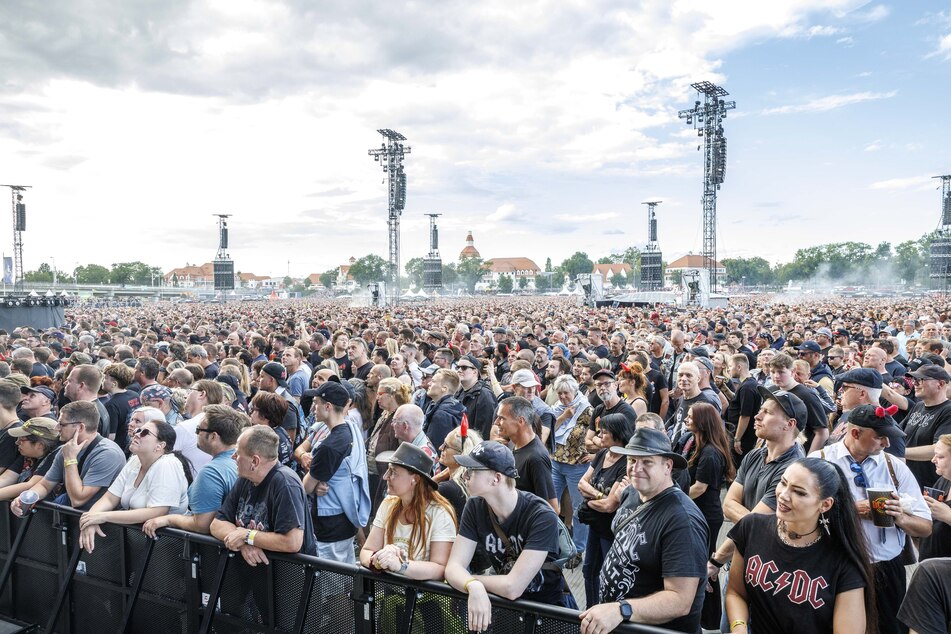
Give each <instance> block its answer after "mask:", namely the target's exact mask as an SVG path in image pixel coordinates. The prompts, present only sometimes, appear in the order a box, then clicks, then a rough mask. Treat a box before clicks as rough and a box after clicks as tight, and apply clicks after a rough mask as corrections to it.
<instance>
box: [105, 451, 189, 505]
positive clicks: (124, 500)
mask: <svg viewBox="0 0 951 634" xmlns="http://www.w3.org/2000/svg"><path fill="white" fill-rule="evenodd" d="M141 468H142V465H141V463H140V462H139V457H138V456H132V457H131V458H129V461H128V462H127V463H126V465H125V468H123V469H122V471H121V472H120V473H119V476H118V477H117V478H116V479H115V481H114V482H113V483H112V486H110V487H109V493H111V494H113V495H115V496H116V497H118V498H119V500H120V502H119V504H120V506H121V508H122V509H123V510H129V509H143V508H152V507H155V506H167V507H169V510H168V512H169V514H183V513H185V512H186V511H188V482H187V481H186V480H185V469H184V468H183V467H182V463H181V461H180V460H179V459H178V458H176V457H175V456H173V455H172V454H165V455H164V456H162V457H161V458H159V459H158V460H156V461H155V462H154V463H153V464H152V466H151V467H149V470H148V471H146V472H145V476H144V477H143V478H142V482H140V483H139V486H138V487H136V486H135V479H136V477H138V475H139V470H140V469H141Z"/></svg>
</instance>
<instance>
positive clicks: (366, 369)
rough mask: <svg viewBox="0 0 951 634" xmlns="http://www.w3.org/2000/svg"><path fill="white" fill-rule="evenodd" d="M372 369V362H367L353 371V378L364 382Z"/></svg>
mask: <svg viewBox="0 0 951 634" xmlns="http://www.w3.org/2000/svg"><path fill="white" fill-rule="evenodd" d="M372 369H373V362H371V361H367V362H366V363H364V364H363V365H361V366H360V367H359V368H357V369H356V370H354V371H353V376H354V377H356V378H358V379H360V380H361V381H366V380H367V377H368V376H369V375H370V370H372Z"/></svg>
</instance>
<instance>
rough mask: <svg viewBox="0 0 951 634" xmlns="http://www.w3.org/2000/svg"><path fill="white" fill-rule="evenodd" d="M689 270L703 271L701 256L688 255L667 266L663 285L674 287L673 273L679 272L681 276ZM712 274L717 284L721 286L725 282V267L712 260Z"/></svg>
mask: <svg viewBox="0 0 951 634" xmlns="http://www.w3.org/2000/svg"><path fill="white" fill-rule="evenodd" d="M689 269H696V270H700V271H702V270H703V256H702V255H694V254H693V253H688V254H687V255H685V256H683V257H681V258H677V259H676V260H674V261H673V262H671V263H670V264H668V265H667V268H666V269H665V270H664V284H665V285H667V286H673V285H674V273H675V272H677V271H679V272H680V273H681V274H683V272H684V271H686V270H689ZM713 270H714V274H715V275H716V278H717V284H718V285H720V286H722V285H723V284H724V283H725V282H726V267H724V266H723V265H722V264H720V263H719V262H717V261H715V260H714V263H713Z"/></svg>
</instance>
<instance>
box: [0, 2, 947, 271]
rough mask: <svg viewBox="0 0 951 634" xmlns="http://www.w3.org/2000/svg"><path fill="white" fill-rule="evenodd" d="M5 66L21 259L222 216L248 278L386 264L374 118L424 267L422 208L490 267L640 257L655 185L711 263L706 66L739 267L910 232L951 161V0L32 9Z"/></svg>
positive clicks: (198, 240)
mask: <svg viewBox="0 0 951 634" xmlns="http://www.w3.org/2000/svg"><path fill="white" fill-rule="evenodd" d="M0 67H2V68H3V69H4V72H3V75H2V78H0V183H4V184H17V185H30V186H32V189H30V190H29V191H28V192H27V193H26V195H25V196H24V202H26V204H27V230H26V232H25V233H24V234H23V240H24V245H25V246H24V268H25V269H26V270H33V269H35V268H37V267H38V266H39V265H40V264H41V263H43V262H46V263H49V264H51V265H52V264H53V263H54V262H55V266H56V268H57V269H60V270H64V271H72V270H73V269H74V268H75V267H76V266H77V265H83V264H88V263H97V264H102V265H105V266H109V265H111V264H112V263H115V262H127V261H136V260H139V261H143V262H146V263H148V264H150V265H154V266H160V267H161V268H163V269H164V270H166V271H168V270H170V269H172V268H174V267H177V266H183V265H185V264H186V263H198V264H200V263H202V262H207V261H210V260H211V259H213V257H214V255H215V251H216V248H217V239H218V238H217V224H216V222H217V220H216V218H214V217H213V214H232V217H231V218H230V221H229V224H230V238H231V245H230V249H229V253H230V255H231V257H232V258H233V260H234V262H235V268H236V270H237V271H243V272H252V273H255V274H258V275H274V276H283V275H285V274H287V273H288V272H290V274H291V275H292V276H305V275H308V274H310V273H319V272H323V271H326V270H328V269H330V268H334V267H336V266H337V265H339V264H342V263H345V262H346V261H347V260H348V259H349V258H350V257H351V256H353V257H358V258H359V257H362V256H364V255H367V254H370V253H374V254H378V255H381V256H383V257H386V254H387V252H388V251H387V249H388V247H387V227H386V215H387V200H386V193H387V190H386V185H385V182H384V176H385V175H384V174H383V171H382V169H381V168H380V165H379V164H378V163H375V162H374V161H373V159H372V157H370V156H368V150H369V149H371V148H376V147H379V145H380V143H381V137H380V135H379V134H378V133H377V132H376V130H377V129H380V128H391V129H394V130H397V131H399V132H400V133H402V134H403V135H405V136H406V137H407V139H408V141H407V143H408V144H409V145H410V146H411V148H412V149H411V152H410V153H409V154H407V155H406V157H405V161H404V166H405V171H406V174H407V180H408V185H407V198H406V209H405V211H404V213H403V216H402V242H401V248H402V258H401V259H402V261H403V263H405V262H406V260H408V259H409V258H412V257H418V256H424V255H425V254H426V252H427V251H428V247H429V245H428V218H427V217H426V216H425V214H429V213H439V214H442V216H441V217H440V218H439V228H440V250H441V253H442V257H443V261H444V262H448V261H455V260H456V259H457V257H458V253H459V251H460V250H461V249H462V247H463V246H464V243H465V236H466V232H467V231H469V230H471V231H472V232H473V234H474V238H475V245H476V247H477V248H478V249H479V251H480V252H481V255H482V256H483V258H486V259H490V258H492V257H518V256H523V257H529V258H532V259H533V260H535V262H537V264H538V265H539V266H544V263H545V259H546V258H547V257H550V258H551V259H552V262H553V263H554V264H555V265H557V264H558V263H560V262H561V261H562V260H563V259H565V258H567V257H568V256H570V255H571V254H573V253H574V252H576V251H584V252H586V253H587V254H588V255H589V256H590V257H591V258H592V259H593V260H597V259H598V258H599V257H602V256H605V255H609V254H611V253H618V252H622V251H624V249H626V248H627V247H630V246H635V247H643V246H644V245H645V243H646V241H647V214H646V207H645V206H644V205H643V204H642V203H643V202H644V201H647V200H661V201H663V202H662V203H661V204H660V205H659V206H658V208H657V215H658V223H659V230H658V233H659V244H660V248H661V250H662V252H663V254H664V258H665V259H666V260H668V261H670V260H673V259H675V258H677V257H679V256H681V255H684V254H686V253H688V252H693V253H699V252H700V251H701V249H702V225H701V218H702V210H701V204H700V197H701V194H702V185H703V174H702V170H703V164H702V154H701V153H700V152H698V151H697V147H698V144H699V143H700V142H701V141H702V139H699V138H698V137H697V134H696V132H695V131H694V130H693V128H692V126H687V125H686V124H685V122H684V121H683V120H681V119H678V116H677V112H678V110H681V109H686V108H690V107H692V105H693V102H694V100H695V99H696V97H697V95H696V92H695V91H694V90H693V89H691V87H690V84H692V83H694V82H698V81H711V82H713V83H715V84H717V85H720V86H722V87H723V88H724V89H726V90H727V91H728V92H729V93H730V96H729V99H733V100H735V101H736V109H735V110H732V111H730V113H729V115H728V117H727V119H725V120H724V130H725V135H726V138H727V144H728V154H727V168H726V180H725V182H724V184H723V186H722V188H721V190H720V192H719V195H718V222H717V224H718V232H717V245H718V250H717V253H718V256H719V258H721V259H722V258H726V257H752V256H761V257H764V258H766V259H767V260H769V261H770V262H773V263H776V262H783V261H789V260H790V259H791V258H792V257H793V255H794V253H795V251H796V249H798V248H803V247H809V246H814V245H818V244H823V243H829V242H840V241H845V240H856V241H863V242H868V243H870V244H877V243H878V242H881V241H883V240H884V241H889V242H891V243H892V244H893V245H895V244H897V243H899V242H902V241H904V240H910V239H917V238H918V237H919V236H921V235H922V234H923V233H925V232H927V231H930V230H932V229H934V228H935V227H936V226H937V224H938V221H939V216H940V194H939V192H938V191H936V189H935V188H936V185H937V183H938V181H935V180H932V179H931V177H932V176H935V175H940V174H947V173H951V156H949V143H948V139H949V138H951V130H949V124H948V119H946V118H945V117H944V115H943V114H942V113H943V112H944V111H945V110H946V109H947V104H948V103H949V96H951V85H949V82H948V81H947V79H948V76H949V72H951V8H949V5H948V4H947V3H946V2H939V1H936V0H920V1H919V0H912V1H905V2H891V3H888V2H861V1H855V0H800V1H791V0H771V1H770V2H761V1H749V2H747V1H737V0H723V1H721V2H709V1H707V2H700V1H695V0H640V1H636V0H588V1H585V2H580V1H577V0H559V1H555V0H551V1H548V0H526V1H525V2H514V3H513V2H510V1H501V0H481V1H480V2H463V1H461V0H445V1H443V2H438V3H437V2H419V1H411V2H387V3H381V2H374V1H371V0H324V1H322V2H311V1H307V0H294V1H291V0H287V1H276V0H275V1H255V0H197V1H185V0H155V1H149V0H144V1H140V2H106V1H104V0H70V1H65V0H48V1H45V2H42V3H33V2H22V1H14V2H4V3H0ZM0 196H9V190H4V191H0ZM6 200H9V199H6ZM3 224H5V225H6V226H3V227H0V245H2V251H3V252H4V253H5V254H6V255H10V254H11V252H12V244H13V234H12V229H11V226H10V225H12V223H3Z"/></svg>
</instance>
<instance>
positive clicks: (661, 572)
mask: <svg viewBox="0 0 951 634" xmlns="http://www.w3.org/2000/svg"><path fill="white" fill-rule="evenodd" d="M625 493H626V496H625V497H624V499H623V500H622V501H621V504H620V506H619V507H618V510H617V513H616V515H615V517H614V524H613V526H612V528H613V529H614V535H615V537H614V543H613V544H612V545H611V549H610V550H609V551H608V552H607V554H606V555H605V556H604V563H603V565H602V566H601V596H600V601H599V603H610V602H613V601H620V600H621V599H636V598H639V597H646V596H649V595H651V594H654V593H655V592H659V591H661V590H663V589H664V578H665V577H690V578H696V579H698V580H699V583H698V584H697V592H696V596H694V600H693V604H692V606H691V608H690V613H689V614H687V615H685V616H682V617H680V618H676V619H674V620H672V621H668V622H667V623H660V624H658V627H661V628H667V629H670V630H674V631H677V632H691V633H695V632H699V631H700V610H701V608H702V607H703V591H704V586H705V583H704V575H705V574H706V570H707V556H708V554H709V553H707V522H706V520H705V519H704V518H703V515H702V514H701V513H700V509H698V508H697V505H696V504H694V503H693V501H692V500H691V499H690V498H689V497H687V494H685V493H684V492H683V491H681V490H680V489H679V488H677V487H676V486H671V487H669V488H667V489H665V490H663V491H661V492H660V493H658V494H657V495H655V496H654V497H653V498H651V499H650V500H648V501H647V502H641V499H640V496H639V495H638V494H637V491H635V490H634V489H633V488H628V489H626V490H625ZM633 513H636V514H637V517H636V518H635V519H633V520H631V521H629V522H628V521H627V520H628V519H629V518H630V516H631V514H633Z"/></svg>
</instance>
